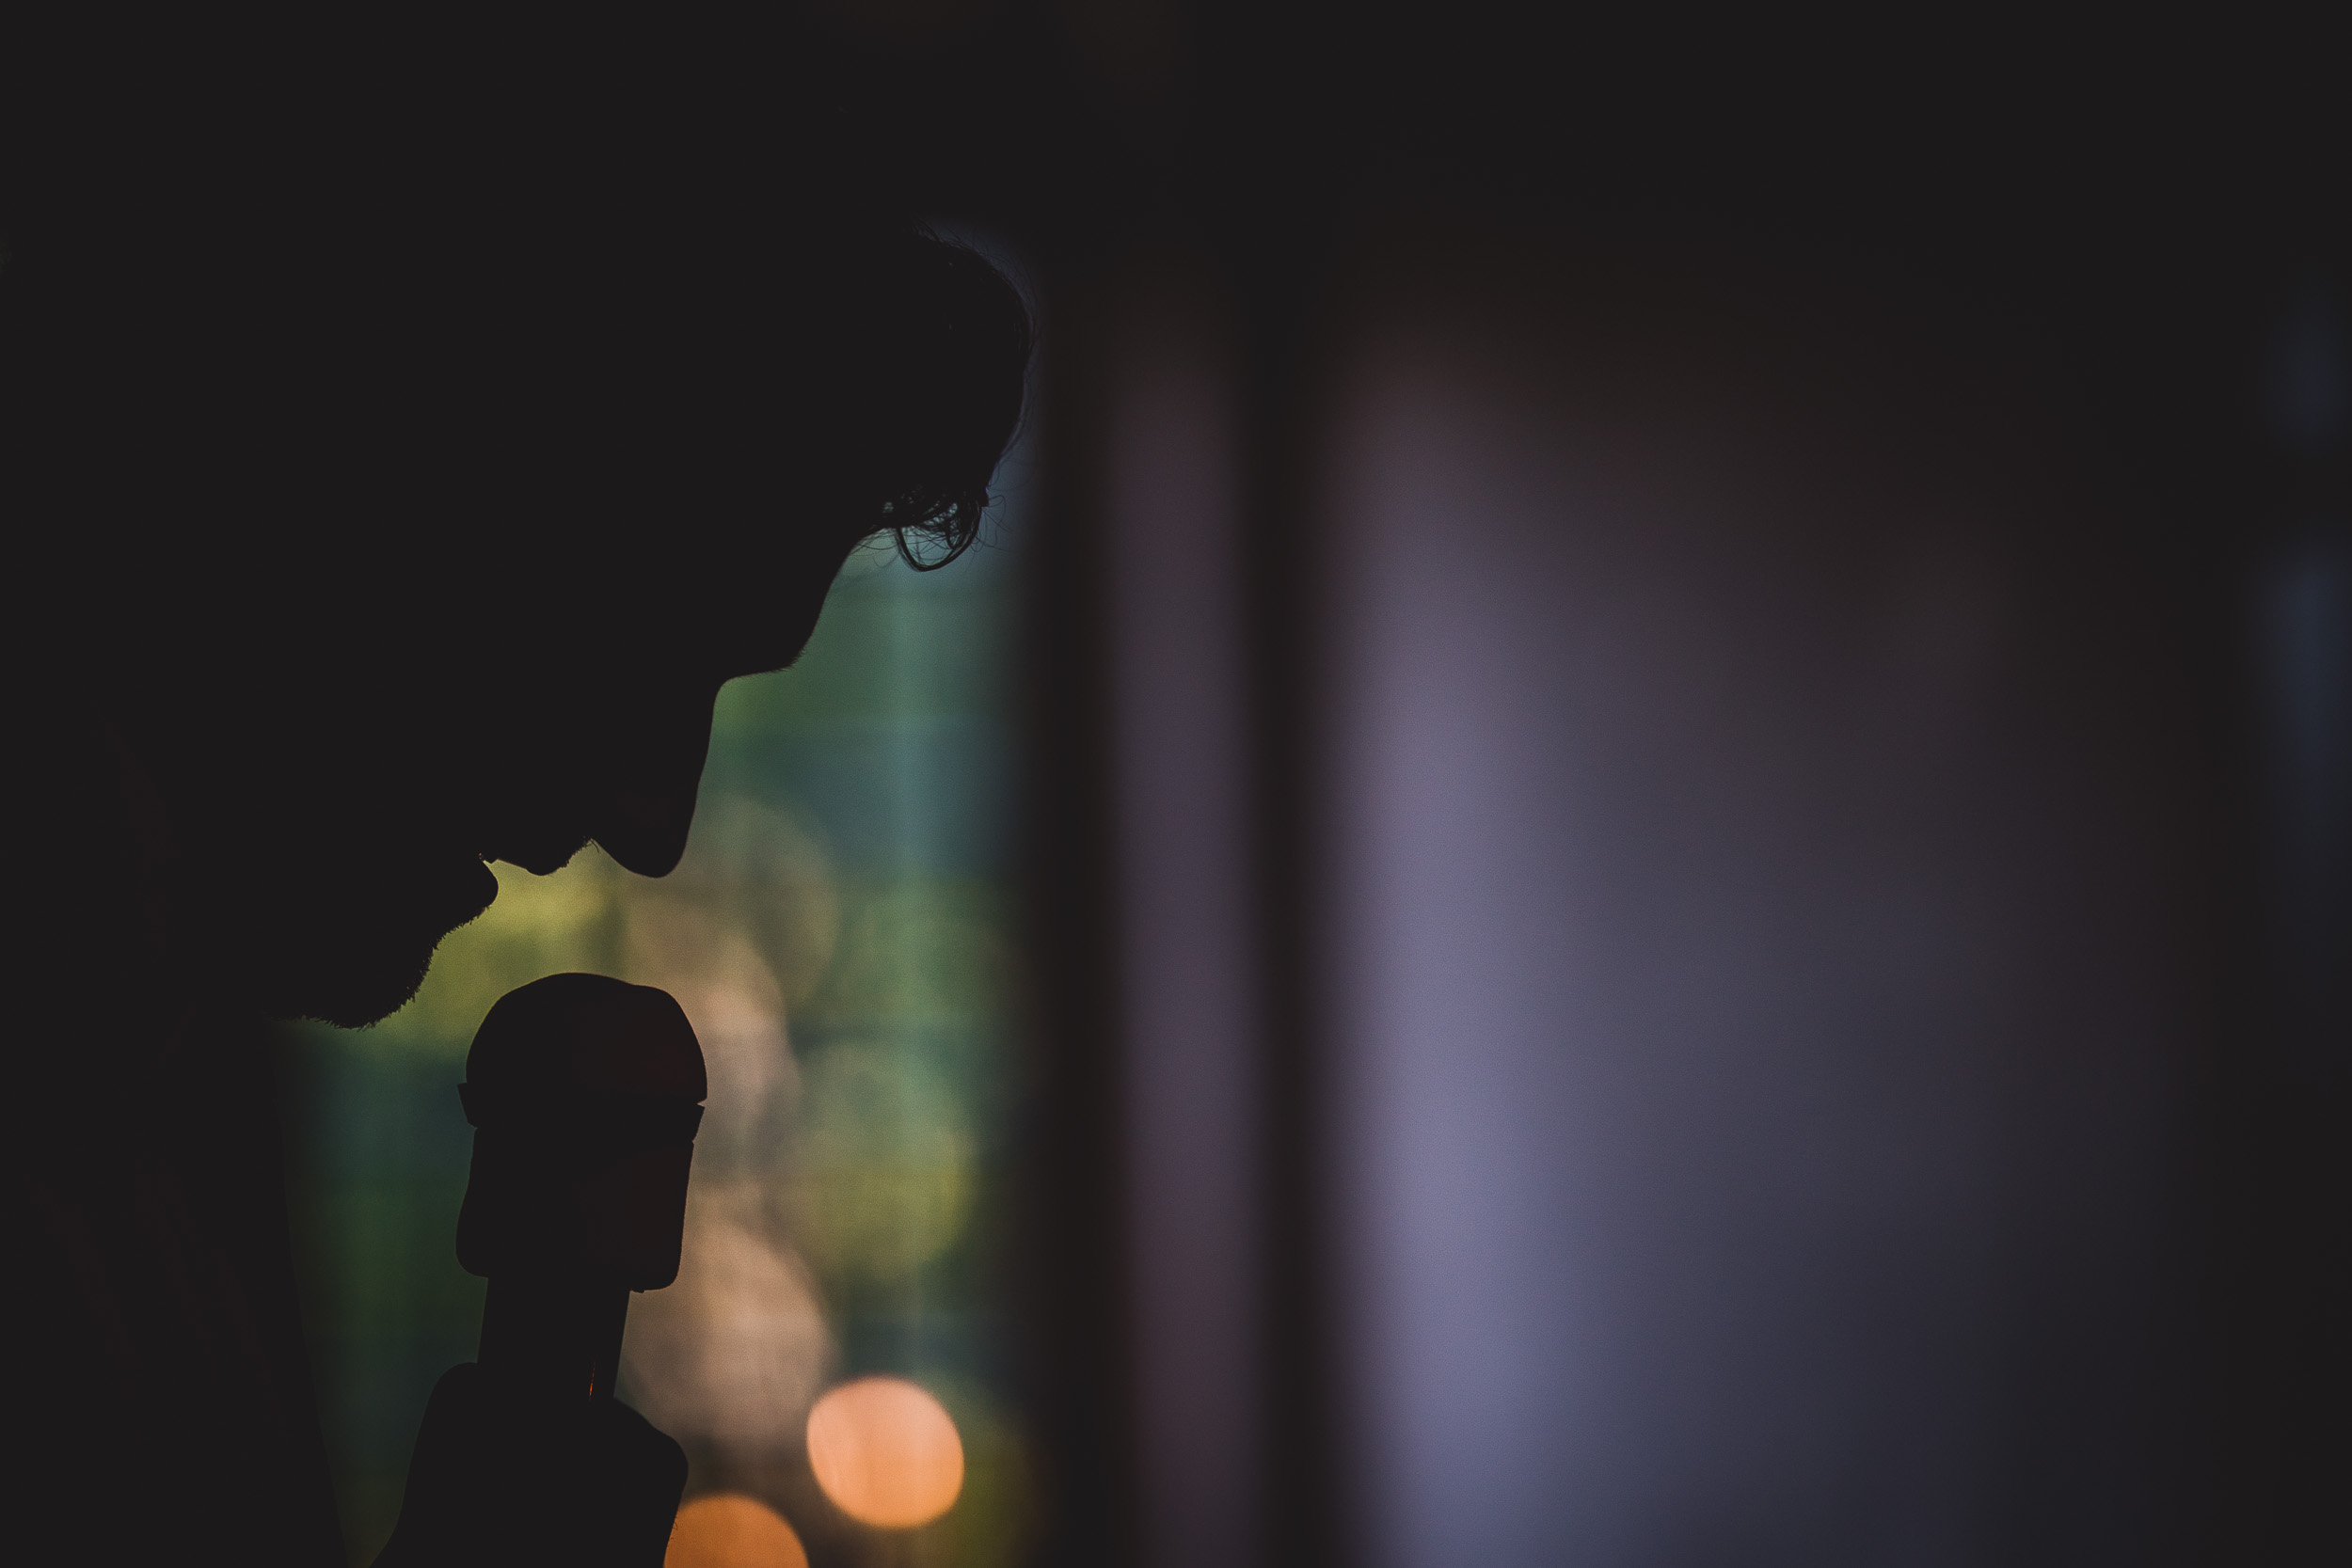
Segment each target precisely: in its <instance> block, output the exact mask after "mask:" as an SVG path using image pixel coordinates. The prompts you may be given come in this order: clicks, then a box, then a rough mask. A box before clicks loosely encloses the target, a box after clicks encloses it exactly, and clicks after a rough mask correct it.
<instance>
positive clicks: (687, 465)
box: [0, 138, 1029, 1564]
mask: <svg viewBox="0 0 2352 1568" xmlns="http://www.w3.org/2000/svg"><path fill="white" fill-rule="evenodd" d="M532 156H534V155H532V154H529V153H528V152H527V151H516V152H512V153H510V154H501V152H500V151H499V150H498V147H497V146H487V147H485V146H473V147H469V148H468V149H467V150H466V155H465V157H464V158H463V159H452V158H444V159H441V160H440V161H438V162H432V161H430V160H425V159H423V158H422V157H421V155H419V156H418V158H417V159H416V160H414V161H413V163H411V164H403V163H402V162H401V160H400V159H398V158H393V159H389V160H387V159H378V160H377V161H376V162H375V163H373V164H369V165H367V166H364V167H358V168H346V169H342V170H341V171H339V172H338V174H337V176H336V181H335V182H334V183H333V185H332V188H331V189H325V190H322V189H318V188H314V187H311V186H307V185H303V184H302V183H301V182H285V181H282V180H279V181H273V180H272V179H263V178H260V177H256V176H234V177H231V176H230V175H218V176H217V177H215V176H213V175H206V176H205V177H203V178H197V177H191V178H189V179H187V180H185V181H183V182H181V183H180V184H178V185H176V186H174V187H173V190H172V191H171V192H170V193H168V195H167V198H150V197H151V196H152V193H151V192H150V193H148V195H147V196H144V197H142V199H141V200H140V201H138V202H134V203H129V204H128V206H127V209H126V210H110V211H104V212H103V213H102V212H99V211H98V209H99V208H100V207H103V205H104V203H103V202H93V201H92V200H87V199H86V200H83V201H81V202H80V204H79V205H75V204H73V203H55V204H53V205H52V207H51V208H50V209H48V210H47V212H48V217H47V220H46V221H45V222H35V223H33V224H32V225H30V227H29V228H27V229H24V230H21V231H19V232H12V233H9V234H8V235H7V236H5V237H6V238H7V240H8V243H9V249H10V252H11V254H10V257H9V259H8V262H7V264H6V271H5V273H0V386H4V389H5V404H4V405H0V431H4V432H5V440H6V449H5V454H4V455H5V467H0V506H4V507H5V509H6V517H7V532H8V536H9V538H10V540H11V545H10V550H11V554H12V555H13V557H14V560H13V562H12V582H11V589H12V592H11V600H12V610H11V619H12V622H13V625H14V629H15V630H16V631H17V632H18V634H19V638H18V642H19V645H18V647H17V649H16V657H15V660H14V670H15V673H16V676H17V679H16V683H15V687H14V692H15V698H16V700H15V702H14V703H13V704H12V711H13V717H14V723H13V725H12V729H13V732H14V735H13V738H14V742H15V746H14V750H13V754H12V764H11V771H12V773H13V774H14V775H15V779H14V782H15V784H16V786H17V789H18V792H19V800H18V803H17V805H16V807H15V808H14V811H13V814H12V820H13V821H14V822H15V824H16V825H17V828H18V832H17V834H16V847H17V849H18V851H19V853H18V855H17V856H16V857H15V864H14V869H15V872H16V879H15V899H14V902H15V905H16V909H17V911H18V915H19V919H20V925H21V927H22V929H21V932H20V935H19V937H18V939H17V940H16V941H15V942H14V943H13V947H14V952H15V958H16V960H17V976H16V979H15V981H14V983H13V986H12V990H11V994H12V996H14V997H15V998H16V1002H15V1004H14V1008H13V1015H12V1027H11V1034H12V1036H13V1042H12V1049H11V1054H10V1056H9V1058H8V1068H7V1071H8V1076H9V1080H10V1083H9V1086H10V1088H11V1090H12V1091H13V1092H12V1093H11V1095H10V1096H9V1102H10V1104H11V1107H12V1115H11V1118H10V1119H11V1129H10V1132H9V1133H8V1137H7V1139H6V1144H7V1148H8V1157H7V1167H6V1185H5V1189H4V1194H5V1196H0V1212H4V1214H5V1225H6V1231H5V1235H4V1236H0V1246H5V1249H6V1256H7V1259H8V1288H9V1292H10V1296H11V1305H12V1306H13V1307H15V1308H16V1310H17V1311H18V1313H19V1314H20V1321H21V1322H23V1323H25V1324H26V1326H25V1327H24V1328H22V1329H21V1330H20V1332H19V1334H18V1336H17V1337H16V1338H14V1339H13V1340H12V1341H11V1343H12V1345H13V1346H14V1348H15V1349H16V1351H17V1365H16V1369H15V1376H14V1377H13V1378H12V1380H11V1381H12V1384H13V1387H12V1390H11V1400H10V1404H11V1416H12V1421H11V1425H12V1426H13V1428H14V1432H15V1434H16V1438H17V1441H16V1443H14V1444H12V1447H14V1448H15V1449H17V1454H18V1457H17V1458H16V1459H15V1460H13V1461H11V1462H10V1467H9V1470H8V1474H9V1477H10V1482H11V1487H12V1489H13V1490H14V1491H15V1492H16V1493H17V1498H16V1501H15V1503H14V1504H13V1505H12V1507H11V1510H10V1514H9V1522H8V1524H7V1525H6V1526H0V1532H5V1533H0V1539H5V1540H8V1541H9V1542H10V1544H11V1549H12V1550H13V1549H14V1548H16V1547H26V1548H31V1547H34V1546H35V1544H36V1543H44V1542H45V1543H47V1544H45V1545H44V1546H42V1547H41V1548H40V1549H43V1550H47V1551H51V1552H55V1553H56V1555H57V1558H58V1560H75V1561H102V1562H111V1561H122V1562H132V1561H138V1562H142V1563H144V1562H153V1561H158V1560H222V1561H237V1562H241V1563H255V1564H259V1563H271V1562H309V1563H326V1562H330V1561H334V1562H340V1561H341V1560H342V1552H341V1547H340V1545H339V1544H338V1535H337V1530H336V1526H335V1520H334V1511H333V1506H332V1499H331V1497H329V1496H328V1492H327V1477H326V1464H325V1460H324V1457H323V1449H322V1447H321V1444H320V1440H319V1435H318V1428H317V1423H316V1418H315V1415H314V1414H313V1412H312V1410H311V1408H310V1391H309V1384H308V1374H307V1371H306V1370H305V1363H304V1353H303V1342H302V1338H301V1333H300V1325H299V1322H298V1314H297V1311H296V1308H295V1305H294V1297H293V1284H292V1272H291V1267H290V1263H289V1260H288V1246H287V1224H286V1194H285V1192H284V1189H283V1184H282V1180H281V1178H280V1174H279V1165H278V1154H277V1144H276V1136H277V1133H276V1123H275V1110H274V1107H273V1105H272V1101H271V1096H270V1092H269V1080H270V1073H269V1068H268V1064H267V1062H266V1061H265V1060H263V1059H262V1052H261V1051H260V1049H259V1048H258V1045H257V1039H258V1032H257V1030H256V1029H255V1028H254V1027H253V1025H252V1021H255V1020H261V1019H266V1018H291V1017H310V1018H317V1019H323V1020H327V1021H331V1022H337V1023H341V1024H346V1025H355V1024H361V1023H365V1022H371V1021H373V1020H375V1019H378V1018H381V1017H383V1016H385V1015H386V1014H387V1013H389V1011H391V1010H392V1009H393V1008H395V1007H397V1006H399V1005H400V1004H401V1003H402V1002H403V1001H404V1000H405V998H406V997H407V996H408V995H409V994H410V993H411V992H412V991H413V990H415V988H416V986H417V984H418V983H419V981H420V980H421V977H422V975H423V973H424V969H425V966H426V964H427V962H428V961H429V958H430V956H431V954H432V952H433V949H434V946H435V944H436V943H437V942H438V941H439V940H440V938H441V937H442V936H443V935H444V934H445V933H447V932H448V931H450V930H451V929H453V928H454V927H456V926H458V925H460V924H462V923H464V922H465V921H466V920H468V919H469V918H471V917H472V916H473V915H474V914H475V913H477V912H478V911H481V910H482V909H483V908H484V907H485V905H486V904H487V903H488V902H489V901H490V899H491V898H492V897H493V896H494V895H495V894H496V883H495V880H494V879H493V878H492V877H491V876H490V873H489V871H488V868H487V865H486V864H485V862H487V861H490V860H505V861H507V862H510V863H514V864H516V865H520V866H523V867H526V868H528V869H530V870H531V871H533V872H539V873H545V872H548V871H552V870H554V869H555V868H556V867H558V866H560V865H562V864H563V863H564V862H565V861H566V860H567V859H569V857H570V856H571V855H572V854H573V852H574V851H576V850H577V849H579V848H580V847H581V846H583V845H584V844H586V843H588V842H590V841H594V842H596V843H597V844H599V845H601V846H602V847H604V848H605V849H606V850H607V851H609V852H610V853H611V854H612V857H613V858H614V859H615V860H617V861H618V862H620V863H621V864H623V865H624V866H626V867H628V868H629V869H630V870H632V871H635V872H639V873H642V874H644V875H647V876H660V875H662V874H663V873H665V872H667V871H668V870H669V869H670V868H671V867H672V866H673V865H675V863H676V862H677V860H678V858H679V856H680V853H681V852H682V850H683V848H684V845H685V839H686V832H687V829H688V826H689V824H690V822H691V816H692V812H693V805H694V795H695V787H696V784H697V781H698V778H699V775H700V771H701V768H702V763H703V756H704V751H705V748H706V745H707V739H708V733H709V722H710V715H711V708H712V703H713V700H714V698H715V697H716V694H717V692H718V690H719V689H720V687H721V685H722V684H723V683H724V682H725V681H726V680H728V679H730V678H732V677H734V676H737V675H742V674H747V673H754V672H759V671H768V670H773V669H777V668H779V667H781V666H784V665H787V664H789V663H790V662H791V661H792V659H793V658H794V657H796V656H797V654H798V653H799V651H800V649H801V647H802V645H803V643H804V642H805V641H806V640H807V638H808V636H809V634H810V632H811V630H812V629H813V627H814V626H815V624H816V621H817V617H818V610H819V608H820V606H821V604H822V601H823V597H824V594H825V591H826V589H827V587H828V585H829V584H830V582H831V580H832V578H833V577H834V574H835V572H836V570H837V569H838V568H839V566H840V565H841V563H842V562H843V561H844V559H845V557H846V556H847V555H848V553H849V552H850V550H851V549H852V548H853V547H854V546H857V545H858V544H859V543H860V542H862V541H865V540H867V539H871V538H873V537H875V536H877V535H878V534H882V533H885V532H888V531H898V533H899V534H900V536H901V539H902V540H903V541H904V542H905V543H906V544H907V545H908V546H909V547H910V548H912V549H914V551H916V552H917V553H919V554H929V555H933V556H935V555H937V554H938V553H940V552H943V551H947V550H953V549H955V548H958V547H960V546H961V545H963V544H964V543H966V542H968V540H969V539H970V537H971V535H972V531H973V530H974V529H975V528H976V527H977V522H978V518H979V513H980V509H981V507H982V506H983V505H984V504H985V501H986V494H987V485H988V483H989V481H990V476H991V473H992V471H993V467H994V466H995V463H996V461H997V459H998V458H999V456H1000V455H1001V453H1002V451H1003V450H1004V448H1005V446H1006V444H1007V442H1008V440H1009V437H1010V435H1011V432H1012V430H1013V426H1014V424H1015V422H1016V420H1017V419H1018V416H1019V412H1020V406H1021V398H1022V386H1023V376H1024V371H1025V363H1026V359H1027V356H1028V351H1029V325H1028V322H1027V319H1026V317H1025V313H1024V310H1023V309H1022V306H1021V302H1020V300H1019V298H1018V296H1017V295H1016V294H1015V293H1013V292H1012V290H1011V289H1010V288H1009V285H1008V284H1007V283H1006V282H1005V281H1004V279H1003V278H1002V277H999V276H998V275H997V274H996V273H995V272H993V270H992V269H991V268H990V267H989V266H988V265H987V264H986V263H985V262H983V261H980V260H979V259H978V258H977V257H976V256H974V255H973V254H971V253H970V252H968V251H965V250H961V249H958V248H956V247H954V246H951V245H945V244H942V243H940V242H938V241H936V240H934V239H932V238H930V237H929V236H927V235H926V234H924V233H923V232H921V231H919V230H915V229H914V228H912V227H909V226H907V225H904V224H901V223H895V222H890V221H885V220H884V219H882V218H880V217H877V216H875V215H873V214H870V213H865V212H862V211H861V210H860V209H859V208H858V207H857V205H856V203H855V202H853V201H850V200H849V199H847V198H845V197H844V196H843V195H842V193H841V192H839V191H838V190H835V191H833V192H832V193H830V194H828V193H827V192H826V191H824V190H821V189H818V188H817V187H816V186H815V185H814V184H813V183H812V182H810V181H808V180H805V179H802V180H797V181H795V180H787V178H785V176H784V175H783V174H782V173H780V172H779V170H778V169H777V168H776V167H774V166H771V164H770V163H769V162H765V161H763V158H762V156H761V155H759V153H758V151H757V150H744V149H741V148H729V147H721V146H715V145H713V144H711V143H710V142H708V141H703V142H695V141H693V140H691V138H684V139H682V140H681V143H680V144H679V145H676V146H673V147H672V148H671V149H670V150H668V151H666V152H663V153H661V154H660V155H659V156H657V155H654V154H651V153H648V152H647V151H645V150H644V148H643V147H640V146H632V145H628V144H627V143H626V140H625V139H624V138H616V139H615V140H613V141H612V142H608V143H607V144H605V145H604V146H602V147H600V148H597V147H591V148H579V149H572V150H569V151H567V152H566V153H565V155H564V157H563V158H562V159H561V160H556V161H548V160H541V161H538V162H532ZM84 194H85V195H87V193H84ZM500 1419H501V1416H500V1415H499V1413H498V1411H497V1410H496V1409H494V1408H491V1407H490V1406H487V1405H485V1406H482V1407H480V1408H478V1409H475V1410H473V1411H471V1412H470V1414H469V1421H473V1422H476V1423H487V1424H488V1425H490V1426H493V1427H494V1426H495V1425H496V1423H497V1422H498V1421H499V1420H500ZM597 1419H598V1420H599V1421H601V1422H603V1423H604V1425H603V1426H602V1427H600V1428H598V1429H597V1430H596V1431H595V1432H592V1433H586V1434H585V1435H584V1436H583V1435H580V1434H575V1436H574V1438H572V1439H566V1441H567V1442H571V1443H572V1447H570V1448H567V1449H564V1455H565V1456H567V1457H564V1458H563V1460H562V1462H561V1463H557V1462H556V1460H555V1459H552V1458H550V1457H549V1455H550V1453H551V1452H552V1451H553V1450H551V1449H548V1446H547V1445H546V1444H545V1443H543V1442H541V1441H540V1440H539V1438H537V1437H534V1436H533V1435H532V1433H530V1432H527V1431H521V1430H516V1431H515V1432H513V1433H505V1434H504V1435H503V1436H501V1434H500V1433H491V1434H490V1436H489V1438H488V1439H486V1440H482V1441H477V1442H476V1444H475V1446H474V1448H473V1449H469V1451H470V1452H475V1453H477V1454H480V1453H487V1454H498V1453H501V1452H504V1453H505V1454H506V1455H507V1456H508V1459H507V1461H506V1462H505V1463H503V1464H502V1465H499V1466H497V1467H495V1468H493V1469H490V1470H488V1471H485V1470H484V1469H483V1468H481V1467H480V1466H469V1465H438V1466H436V1465H430V1464H427V1463H426V1460H427V1458H428V1456H427V1455H424V1454H421V1455H420V1460H419V1466H418V1468H419V1472H420V1474H421V1475H425V1476H427V1478H428V1480H427V1481H415V1482H412V1487H413V1485H417V1484H427V1483H428V1481H429V1484H431V1485H435V1486H439V1487H442V1488H445V1489H447V1490H448V1492H449V1494H450V1495H449V1496H445V1497H441V1498H439V1499H438V1502H437V1508H436V1510H435V1511H434V1516H435V1517H437V1518H439V1519H442V1520H444V1521H447V1520H457V1521H460V1522H461V1523H462V1524H463V1525H464V1528H458V1529H456V1530H455V1531H454V1533H449V1532H447V1531H445V1532H444V1535H443V1536H442V1537H441V1538H439V1539H409V1538H406V1537H403V1538H401V1539H399V1540H396V1542H395V1544H394V1547H393V1549H392V1550H391V1551H389V1552H388V1553H387V1557H386V1560H387V1561H393V1560H398V1561H400V1562H403V1563H407V1562H427V1561H431V1562H444V1561H463V1560H475V1559H477V1558H480V1559H483V1560H487V1556H488V1555H497V1556H498V1557H499V1560H516V1559H515V1557H514V1556H513V1555H512V1547H513V1545H514V1544H515V1543H516V1542H529V1543H534V1546H533V1548H532V1550H531V1551H530V1553H529V1560H547V1561H593V1560H603V1558H601V1557H600V1556H599V1555H598V1554H599V1553H600V1552H602V1551H604V1550H605V1547H604V1545H602V1544H601V1543H608V1542H611V1541H614V1540H618V1539H621V1538H622V1537H624V1536H626V1535H628V1528H626V1527H627V1526H628V1524H629V1523H630V1521H631V1520H632V1519H634V1518H636V1517H638V1516H639V1515H642V1514H644V1513H646V1512H647V1511H653V1512H654V1513H660V1512H661V1511H663V1510H666V1509H668V1508H672V1507H675V1501H676V1486H677V1481H678V1480H679V1479H681V1478H682V1475H683V1471H682V1467H681V1466H682V1462H681V1461H680V1460H679V1459H678V1457H677V1450H676V1448H675V1445H674V1444H671V1443H670V1442H669V1441H668V1439H666V1438H663V1437H661V1436H660V1434H658V1433H654V1432H653V1431H652V1429H651V1428H649V1427H647V1426H645V1425H644V1422H643V1421H642V1420H639V1419H638V1418H635V1417H634V1416H633V1415H631V1414H630V1413H628V1411H626V1410H625V1409H623V1408H621V1407H618V1406H611V1407H609V1408H608V1413H607V1414H605V1415H603V1416H600V1417H598V1418H597ZM472 1435H473V1437H474V1438H476V1439H483V1433H482V1432H480V1431H477V1432H475V1433H473V1434H472ZM541 1435H542V1436H544V1434H541ZM581 1445H585V1446H584V1447H583V1446H581ZM665 1488H666V1495H665ZM410 1500H411V1504H412V1507H413V1505H414V1504H415V1502H416V1498H415V1496H414V1494H413V1490H412V1496H411V1499H410ZM494 1548H495V1551H494Z"/></svg>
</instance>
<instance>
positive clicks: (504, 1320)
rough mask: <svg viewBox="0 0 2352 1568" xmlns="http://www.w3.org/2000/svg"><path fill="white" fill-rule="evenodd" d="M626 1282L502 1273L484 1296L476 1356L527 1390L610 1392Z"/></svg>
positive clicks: (583, 1396) (556, 1398) (573, 1394)
mask: <svg viewBox="0 0 2352 1568" xmlns="http://www.w3.org/2000/svg"><path fill="white" fill-rule="evenodd" d="M626 1326H628V1286H626V1285H620V1284H616V1283H614V1282H612V1280H609V1279H598V1278H596V1277H594V1276H584V1275H578V1274H537V1273H532V1274H500V1275H496V1276H494V1277H493V1278H492V1279H491V1281H490V1290H489V1294H488V1295H487V1297H486V1298H485V1300H484V1302H483V1304H482V1343H481V1348H480V1349H479V1350H478V1351H477V1352H476V1353H475V1359H476V1360H477V1361H479V1362H480V1363H481V1366H482V1368H483V1370H485V1371H488V1372H493V1373H495V1374H496V1375H497V1376H498V1377H499V1379H500V1380H501V1382H503V1383H505V1384H506V1385H507V1386H509V1387H510V1388H513V1389H515V1390H516V1391H517V1392H518V1393H522V1394H524V1395H525V1397H529V1398H539V1399H545V1400H548V1401H549V1402H563V1401H566V1400H571V1401H581V1402H585V1401H588V1400H592V1399H596V1400H609V1399H611V1398H612V1380H613V1377H614V1375H615V1374H616V1373H618V1372H619V1370H620V1367H621V1331H622V1329H623V1328H625V1327H626Z"/></svg>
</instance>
